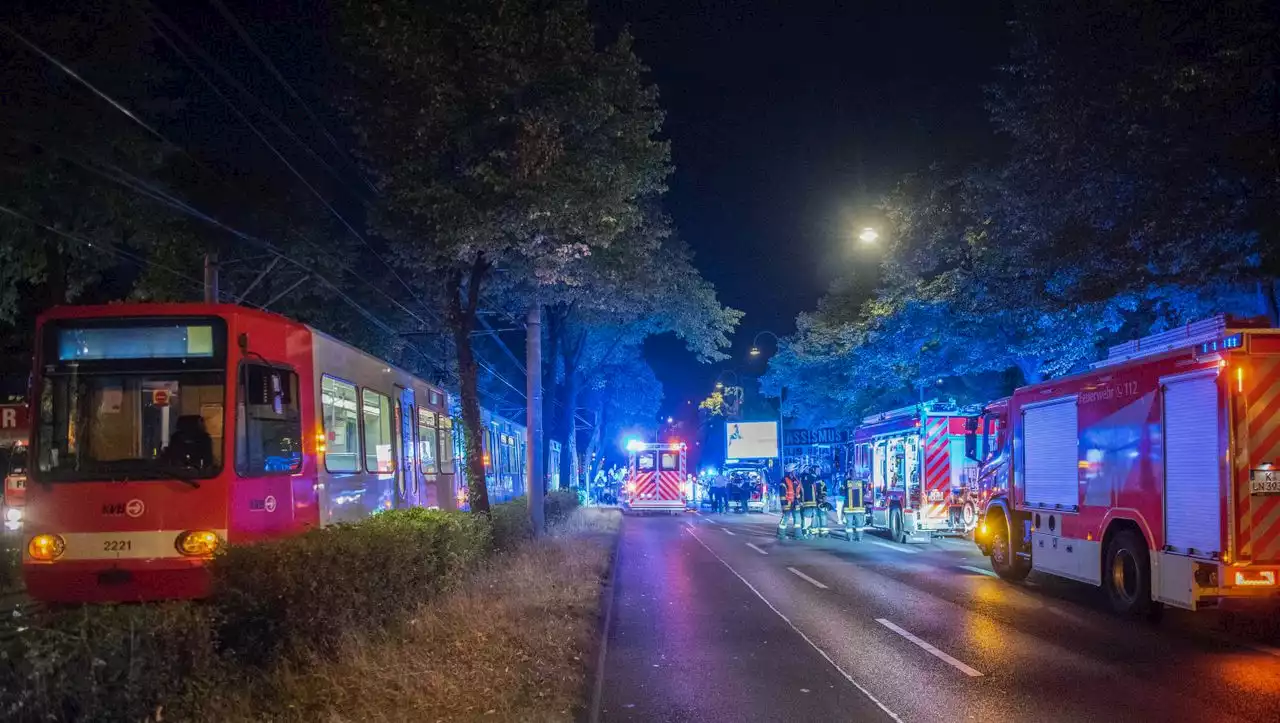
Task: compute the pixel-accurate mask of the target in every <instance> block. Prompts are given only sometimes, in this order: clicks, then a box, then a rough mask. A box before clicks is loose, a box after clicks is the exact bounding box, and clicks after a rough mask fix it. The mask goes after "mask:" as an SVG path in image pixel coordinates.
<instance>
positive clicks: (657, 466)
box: [623, 440, 688, 512]
mask: <svg viewBox="0 0 1280 723" xmlns="http://www.w3.org/2000/svg"><path fill="white" fill-rule="evenodd" d="M627 452H628V453H630V455H631V459H630V461H629V464H628V470H627V482H626V489H625V494H624V495H623V509H626V510H630V511H632V512H681V511H683V510H684V508H685V498H684V480H685V457H686V454H687V452H688V448H687V447H686V446H685V444H684V443H683V442H669V443H665V444H663V443H657V444H653V443H646V442H640V441H638V440H632V441H631V442H628V443H627Z"/></svg>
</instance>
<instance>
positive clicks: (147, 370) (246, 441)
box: [23, 304, 454, 602]
mask: <svg viewBox="0 0 1280 723" xmlns="http://www.w3.org/2000/svg"><path fill="white" fill-rule="evenodd" d="M35 365H36V366H35V387H34V395H35V397H34V401H35V402H36V405H34V406H33V408H35V409H39V410H40V411H39V413H38V416H37V417H36V418H35V419H33V420H32V421H33V424H32V427H33V429H32V440H31V455H30V457H31V460H30V476H31V478H32V483H31V484H30V485H29V486H28V489H27V506H26V520H25V526H26V530H27V533H28V537H27V545H26V549H25V551H24V559H23V569H24V570H23V571H24V577H25V579H26V582H27V590H28V592H29V593H30V594H31V596H32V597H34V598H36V599H38V600H44V601H57V602H61V601H69V602H75V601H97V600H146V599H157V598H176V597H194V596H199V595H202V594H205V592H206V591H207V586H208V574H207V569H206V567H205V566H206V563H207V561H208V560H209V558H210V556H211V555H212V554H213V553H214V552H216V550H217V549H218V548H219V547H220V546H222V545H224V544H228V543H241V542H250V541H255V540H261V539H267V538H272V537H280V536H284V535H290V534H295V533H298V532H301V531H303V530H306V529H309V528H313V527H317V526H322V525H326V524H329V523H333V522H342V521H355V520H359V519H361V518H363V517H366V516H368V515H370V514H372V513H374V512H376V511H378V510H384V509H389V508H392V507H402V506H413V505H436V504H439V505H441V506H445V507H449V506H452V504H453V500H454V496H453V494H452V490H453V489H454V484H453V477H454V474H453V472H454V468H453V465H452V462H451V461H450V462H448V464H447V465H446V463H445V460H450V459H451V457H452V455H451V452H450V450H449V449H448V447H451V446H452V444H453V442H452V429H451V428H450V427H449V426H448V425H447V424H445V423H444V420H445V419H447V414H448V412H447V401H446V396H445V391H444V390H443V389H441V388H439V387H437V386H434V385H431V384H428V383H426V382H424V381H422V380H420V379H417V378H415V377H413V376H412V375H410V374H408V373H407V372H404V371H401V370H399V369H396V368H395V367H392V366H390V365H388V364H387V363H386V362H384V361H381V360H379V359H377V358H375V357H373V356H370V355H368V354H365V353H364V352H362V351H360V350H358V349H355V348H353V347H350V346H348V345H346V344H343V343H342V342H339V341H337V340H335V339H332V338H331V337H328V336H326V335H324V334H322V333H320V332H318V331H316V330H314V329H312V328H310V327H307V326H305V325H303V324H299V323H296V322H294V321H290V320H289V319H286V318H284V317H280V316H276V315H274V314H268V313H264V312H259V311H254V310H251V309H246V308H243V307H239V306H232V305H207V304H122V305H112V306H92V307H60V308H56V309H54V310H52V311H51V312H49V313H48V314H46V315H44V316H42V317H41V318H40V319H39V320H38V322H37V345H36V350H35ZM442 450H443V451H444V453H443V454H442Z"/></svg>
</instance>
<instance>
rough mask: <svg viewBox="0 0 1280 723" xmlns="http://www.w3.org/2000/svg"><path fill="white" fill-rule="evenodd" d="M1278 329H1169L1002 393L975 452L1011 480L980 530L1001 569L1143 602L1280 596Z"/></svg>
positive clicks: (975, 429) (1208, 602)
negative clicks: (1066, 373) (1068, 372)
mask: <svg viewBox="0 0 1280 723" xmlns="http://www.w3.org/2000/svg"><path fill="white" fill-rule="evenodd" d="M1264 326H1265V325H1263V324H1259V323H1250V322H1238V321H1233V320H1230V319H1228V318H1226V317H1215V318H1212V319H1208V320H1205V321H1202V322H1197V323H1194V324H1190V325H1187V326H1185V327H1180V328H1178V329H1175V330H1172V331H1168V332H1164V333H1161V334H1154V335H1151V336H1148V337H1146V338H1144V339H1139V340H1136V341H1131V342H1128V343H1126V344H1122V345H1119V346H1115V347H1112V348H1111V350H1110V354H1109V355H1108V357H1107V358H1106V359H1105V360H1103V361H1101V362H1098V363H1096V364H1094V365H1093V368H1092V369H1091V370H1090V371H1087V372H1084V373H1081V374H1077V375H1074V376H1070V377H1065V378H1061V379H1054V380H1052V381H1047V382H1043V383H1040V384H1033V385H1031V386H1027V387H1023V388H1021V389H1018V390H1016V391H1015V392H1014V393H1013V395H1012V396H1011V397H1009V398H1008V399H1003V400H1000V401H998V402H994V403H992V404H990V405H988V406H987V407H986V409H985V410H984V411H983V415H982V417H981V418H980V419H979V420H976V422H975V423H973V424H972V425H971V429H970V430H969V432H968V438H967V439H966V451H967V453H968V454H969V455H970V456H972V457H973V458H976V459H981V460H982V467H981V470H980V475H981V478H982V480H984V481H985V482H987V483H988V484H990V485H991V486H993V487H1005V489H1004V490H1002V491H1000V492H998V493H996V494H995V495H993V496H992V497H991V499H990V501H989V502H988V503H987V504H986V506H985V508H984V509H983V511H982V515H981V518H980V525H979V530H978V534H977V535H976V536H975V540H976V542H977V544H978V546H979V547H980V548H981V550H982V551H983V553H984V554H986V555H988V556H989V557H990V558H991V566H992V568H993V569H994V570H995V571H996V573H998V574H999V575H1000V576H1001V577H1003V578H1006V579H1009V580H1020V579H1022V578H1024V577H1026V576H1027V574H1028V573H1029V572H1030V571H1032V570H1039V571H1042V572H1044V573H1048V574H1051V575H1055V576H1058V577H1063V578H1068V579H1071V580H1077V581H1081V582H1086V583H1089V584H1092V585H1096V586H1099V587H1102V588H1105V590H1106V592H1107V595H1108V597H1109V599H1110V602H1111V605H1112V607H1113V608H1114V609H1115V610H1116V611H1117V612H1120V613H1125V614H1132V615H1142V614H1150V615H1153V616H1154V615H1156V614H1158V613H1159V612H1160V610H1161V609H1162V608H1163V605H1165V604H1168V605H1172V606H1175V607H1180V608H1186V609H1189V610H1196V609H1199V608H1205V607H1212V606H1217V605H1222V606H1224V607H1226V606H1227V605H1233V604H1236V603H1238V602H1241V601H1271V602H1273V603H1274V602H1275V601H1277V599H1278V598H1280V588H1277V584H1276V583H1277V577H1280V469H1277V464H1280V424H1278V423H1280V396H1277V391H1280V330H1274V329H1269V328H1263V327H1264ZM992 421H994V422H996V425H995V429H994V430H993V429H992V426H991V425H990V424H989V423H990V422H992Z"/></svg>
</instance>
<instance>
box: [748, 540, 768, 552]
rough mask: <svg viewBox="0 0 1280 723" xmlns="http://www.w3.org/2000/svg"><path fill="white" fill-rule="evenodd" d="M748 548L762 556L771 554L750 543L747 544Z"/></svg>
mask: <svg viewBox="0 0 1280 723" xmlns="http://www.w3.org/2000/svg"><path fill="white" fill-rule="evenodd" d="M747 547H750V548H751V549H753V550H755V551H756V552H758V553H760V554H761V555H768V554H769V553H767V552H765V551H764V550H761V549H760V548H758V547H756V546H755V545H753V544H751V543H750V542H748V543H747Z"/></svg>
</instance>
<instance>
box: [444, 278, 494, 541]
mask: <svg viewBox="0 0 1280 723" xmlns="http://www.w3.org/2000/svg"><path fill="white" fill-rule="evenodd" d="M486 270H487V264H486V263H485V261H484V259H483V257H480V256H477V257H476V259H475V261H474V262H473V263H472V265H471V269H470V270H469V272H468V273H467V283H466V288H463V274H462V272H461V271H457V272H455V273H453V274H450V276H449V282H448V284H449V288H448V293H449V327H450V329H451V331H452V332H453V341H454V345H455V346H456V347H457V351H458V390H459V392H460V396H461V398H462V439H463V449H464V450H465V452H464V454H465V457H466V460H465V469H464V471H465V474H466V478H467V500H468V502H469V503H470V505H471V511H472V512H475V513H479V514H486V515H487V514H489V488H488V486H487V485H486V484H485V477H484V444H483V442H482V441H481V440H482V439H483V438H482V437H481V434H483V432H484V430H483V428H482V427H483V425H482V424H481V421H480V385H479V380H478V377H479V366H478V365H477V364H476V357H475V352H474V350H473V349H472V348H471V332H472V331H473V330H474V329H475V325H476V310H477V307H478V306H479V304H480V284H481V282H482V281H483V280H484V275H485V272H486ZM464 294H465V295H466V300H465V302H464V300H463V295H464Z"/></svg>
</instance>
